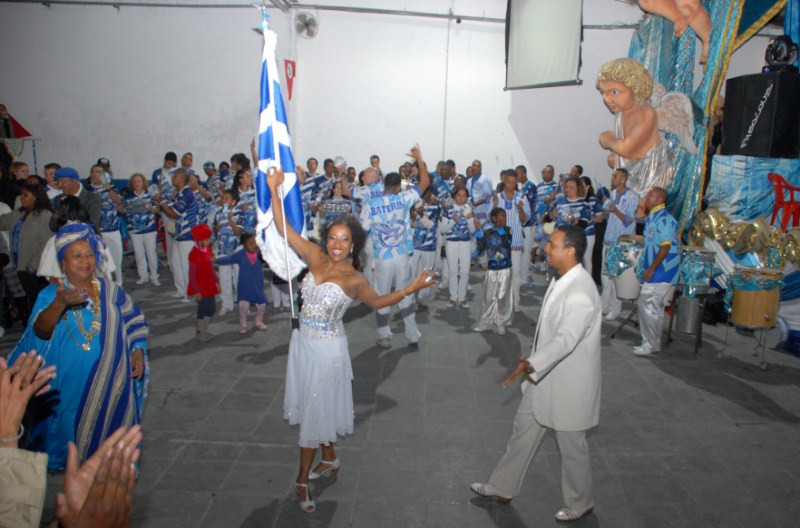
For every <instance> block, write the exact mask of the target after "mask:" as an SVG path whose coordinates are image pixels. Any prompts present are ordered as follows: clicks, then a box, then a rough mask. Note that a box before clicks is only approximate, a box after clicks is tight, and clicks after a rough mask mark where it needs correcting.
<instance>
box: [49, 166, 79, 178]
mask: <svg viewBox="0 0 800 528" xmlns="http://www.w3.org/2000/svg"><path fill="white" fill-rule="evenodd" d="M55 178H56V179H57V180H60V179H62V178H65V179H70V180H80V179H81V176H80V174H78V171H76V170H75V169H73V168H72V167H61V168H60V169H58V170H57V171H56V175H55Z"/></svg>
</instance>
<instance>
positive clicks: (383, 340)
mask: <svg viewBox="0 0 800 528" xmlns="http://www.w3.org/2000/svg"><path fill="white" fill-rule="evenodd" d="M375 344H376V345H378V346H379V347H381V348H392V340H391V339H389V338H388V337H379V338H378V339H377V340H375Z"/></svg>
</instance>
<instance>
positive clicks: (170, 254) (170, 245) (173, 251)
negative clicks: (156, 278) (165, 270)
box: [161, 213, 186, 295]
mask: <svg viewBox="0 0 800 528" xmlns="http://www.w3.org/2000/svg"><path fill="white" fill-rule="evenodd" d="M169 219H170V217H169V216H167V214H166V213H161V221H162V223H163V224H164V241H165V242H166V244H167V266H168V267H169V270H170V271H171V272H172V282H173V283H174V284H175V289H176V290H177V291H178V293H180V294H182V295H186V290H185V289H184V290H183V291H180V288H178V284H179V283H180V281H179V280H178V276H177V273H176V271H175V270H176V269H177V268H176V266H177V264H175V256H176V255H177V249H178V243H177V242H176V241H175V237H174V236H172V235H170V234H169V233H167V232H166V230H167V220H169Z"/></svg>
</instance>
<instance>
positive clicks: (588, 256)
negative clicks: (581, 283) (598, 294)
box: [582, 235, 594, 275]
mask: <svg viewBox="0 0 800 528" xmlns="http://www.w3.org/2000/svg"><path fill="white" fill-rule="evenodd" d="M593 250H594V235H592V236H587V237H586V253H584V254H583V262H582V264H583V269H585V270H586V271H588V272H589V275H591V274H592V251H593Z"/></svg>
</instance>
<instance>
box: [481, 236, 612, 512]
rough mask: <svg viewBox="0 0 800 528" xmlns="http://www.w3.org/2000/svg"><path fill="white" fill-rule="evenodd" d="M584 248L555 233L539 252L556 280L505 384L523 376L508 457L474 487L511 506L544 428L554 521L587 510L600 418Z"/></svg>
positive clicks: (595, 304) (596, 342)
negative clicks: (525, 351) (554, 484)
mask: <svg viewBox="0 0 800 528" xmlns="http://www.w3.org/2000/svg"><path fill="white" fill-rule="evenodd" d="M585 250H586V237H585V236H584V234H583V230H582V229H580V228H577V227H575V226H571V225H565V226H561V227H557V228H556V230H555V231H554V232H553V234H552V235H551V236H550V241H549V242H548V243H547V246H546V247H545V254H546V255H547V261H548V263H549V264H550V266H552V267H553V268H554V269H555V270H556V272H557V274H558V275H557V277H558V278H554V279H553V280H551V281H550V287H549V288H548V289H547V293H546V294H545V297H544V301H543V303H542V309H541V312H540V313H539V322H538V324H537V326H536V335H535V337H534V339H533V347H532V349H531V355H530V357H527V358H526V357H524V356H523V357H520V359H519V364H518V366H517V368H516V370H514V372H512V373H511V375H509V377H508V378H506V380H505V381H503V383H502V386H503V387H507V386H509V385H510V384H511V383H512V382H513V381H514V380H515V379H517V378H519V377H520V376H522V375H525V376H526V379H525V381H524V382H523V383H522V401H520V404H519V407H518V408H517V414H516V416H515V417H514V426H513V431H512V433H511V438H510V439H509V440H508V444H507V445H506V452H505V454H504V455H503V458H502V459H500V462H498V464H497V466H496V467H495V469H494V471H492V474H491V476H490V477H489V482H488V483H475V484H472V486H471V488H472V490H473V491H474V492H475V493H477V494H478V495H482V496H484V497H493V498H495V499H496V500H498V501H500V502H510V501H511V499H512V498H514V496H516V495H517V494H518V493H519V491H520V488H521V487H522V479H523V478H524V477H525V473H526V472H527V470H528V466H529V465H530V463H531V460H532V459H533V455H534V454H535V453H536V450H537V448H538V447H539V444H540V443H541V441H542V438H543V437H544V434H545V433H546V432H547V430H548V429H552V430H554V431H555V435H556V440H557V442H558V450H559V452H560V453H561V492H562V495H563V498H564V507H563V508H561V509H560V510H558V512H557V513H556V519H557V520H558V521H574V520H577V519H580V518H581V517H584V516H586V515H588V514H590V513H591V512H592V509H593V507H594V504H593V502H592V467H591V462H590V460H589V445H588V444H587V442H586V431H587V430H588V429H591V428H592V427H594V426H596V425H597V423H598V421H599V417H600V327H601V322H602V321H601V319H602V311H601V304H600V296H599V295H598V293H597V287H596V286H595V284H594V281H593V280H592V277H591V275H589V273H587V271H586V270H585V269H584V268H583V266H582V265H581V260H582V259H583V254H584V252H585Z"/></svg>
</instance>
